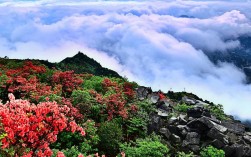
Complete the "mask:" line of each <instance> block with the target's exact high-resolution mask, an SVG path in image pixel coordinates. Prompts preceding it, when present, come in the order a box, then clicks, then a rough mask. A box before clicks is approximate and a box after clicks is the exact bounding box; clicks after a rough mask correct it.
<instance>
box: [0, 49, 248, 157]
mask: <svg viewBox="0 0 251 157" xmlns="http://www.w3.org/2000/svg"><path fill="white" fill-rule="evenodd" d="M0 99H1V101H2V102H1V103H0V126H1V127H0V140H1V142H0V144H1V149H0V156H1V157H12V156H15V157H16V156H17V157H21V156H22V157H31V156H35V157H50V156H53V157H64V156H66V157H83V156H95V157H98V156H108V157H115V156H118V157H119V156H121V157H124V156H128V157H165V156H175V157H176V156H177V157H194V156H202V157H223V156H232V157H233V156H236V157H238V156H251V146H250V144H251V133H250V132H249V131H250V128H249V127H247V126H245V125H244V124H242V123H241V122H240V121H236V120H234V118H233V117H232V116H229V115H226V114H225V113H224V111H223V107H222V105H215V104H213V103H212V102H209V101H203V100H202V99H200V98H199V97H197V96H196V95H194V94H192V93H186V92H179V93H175V92H172V91H169V92H168V93H163V92H162V91H158V92H154V91H152V90H151V88H148V87H143V86H139V85H138V84H137V83H135V82H129V81H128V80H127V79H125V78H122V77H121V76H119V75H118V74H117V73H116V72H114V71H112V70H109V69H106V68H103V67H102V66H101V65H100V64H99V63H97V62H96V61H95V60H93V59H91V58H88V57H87V56H86V55H84V54H82V53H78V54H77V55H75V56H74V57H72V58H66V59H64V60H63V61H61V62H59V63H50V62H48V61H42V60H18V59H7V58H1V59H0Z"/></svg>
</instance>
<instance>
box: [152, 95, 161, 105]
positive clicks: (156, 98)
mask: <svg viewBox="0 0 251 157" xmlns="http://www.w3.org/2000/svg"><path fill="white" fill-rule="evenodd" d="M150 100H151V101H152V103H154V104H155V103H157V102H158V100H159V94H158V93H152V94H150Z"/></svg>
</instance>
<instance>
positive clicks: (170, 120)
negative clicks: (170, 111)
mask: <svg viewBox="0 0 251 157" xmlns="http://www.w3.org/2000/svg"><path fill="white" fill-rule="evenodd" d="M178 121H179V119H178V118H177V117H171V118H169V119H168V124H174V123H176V122H178Z"/></svg>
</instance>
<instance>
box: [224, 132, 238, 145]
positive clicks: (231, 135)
mask: <svg viewBox="0 0 251 157" xmlns="http://www.w3.org/2000/svg"><path fill="white" fill-rule="evenodd" d="M226 136H227V137H228V141H229V144H234V143H236V142H237V141H238V136H237V135H236V134H235V133H232V132H228V133H227V134H226Z"/></svg>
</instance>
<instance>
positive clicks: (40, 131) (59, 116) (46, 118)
mask: <svg viewBox="0 0 251 157" xmlns="http://www.w3.org/2000/svg"><path fill="white" fill-rule="evenodd" d="M9 99H10V101H9V102H7V103H6V104H0V119H1V121H0V122H1V128H0V133H1V134H2V135H5V136H4V137H2V139H1V143H2V146H1V155H2V156H23V157H25V156H41V157H46V156H51V155H52V151H51V149H50V147H49V145H50V144H51V143H54V142H55V141H56V140H57V135H58V134H59V133H60V132H62V131H69V132H72V133H74V132H79V133H80V134H81V135H82V136H84V135H85V131H84V129H83V128H82V127H81V126H79V125H77V123H76V122H75V120H74V119H75V113H71V112H72V110H71V109H70V107H68V106H67V105H59V104H57V103H56V102H42V103H39V104H37V105H35V104H32V103H30V102H29V101H27V100H21V99H20V100H15V97H14V95H13V94H9Z"/></svg>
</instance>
